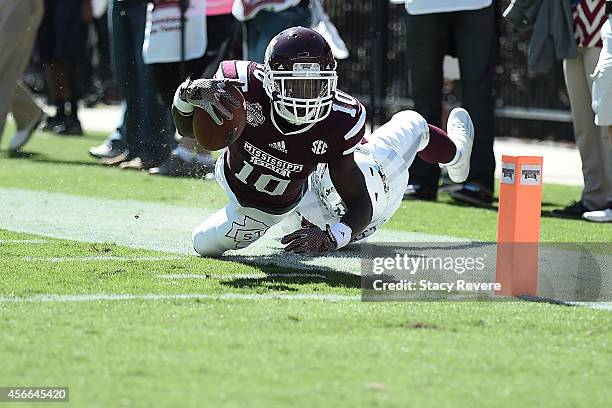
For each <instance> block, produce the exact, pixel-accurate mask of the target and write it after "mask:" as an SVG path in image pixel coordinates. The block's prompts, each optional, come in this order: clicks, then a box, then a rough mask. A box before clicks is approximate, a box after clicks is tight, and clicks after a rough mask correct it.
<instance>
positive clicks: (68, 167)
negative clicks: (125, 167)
mask: <svg viewBox="0 0 612 408" xmlns="http://www.w3.org/2000/svg"><path fill="white" fill-rule="evenodd" d="M9 134H10V129H7V132H5V139H6V138H7V136H8V135H9ZM103 137H104V135H101V134H88V135H87V136H86V137H84V138H61V137H57V136H52V135H50V134H46V133H39V134H37V135H36V137H35V138H34V139H33V140H32V142H31V143H30V144H29V145H28V146H27V149H26V153H25V154H22V155H20V156H19V157H16V158H9V157H8V156H7V155H6V153H5V152H4V151H2V152H0V200H3V201H0V202H8V198H7V197H4V198H3V197H1V195H2V194H13V193H14V195H15V196H17V195H18V194H17V193H19V194H21V193H22V192H23V191H25V192H29V193H40V194H46V195H44V197H45V198H44V200H42V199H41V201H40V203H35V204H36V205H34V207H35V208H40V214H32V216H34V215H37V216H40V215H41V214H42V216H43V218H45V212H46V211H50V210H49V209H50V208H51V207H52V206H53V203H52V202H50V201H49V197H55V196H53V195H48V194H50V193H51V194H54V193H63V194H65V195H66V196H62V197H75V199H78V198H87V199H88V200H89V201H86V202H100V203H102V204H101V205H104V204H107V203H113V202H116V203H123V202H124V201H121V200H125V199H130V200H136V201H137V202H142V203H150V204H151V205H163V206H165V207H163V208H173V209H177V210H178V211H181V209H184V211H185V212H188V211H193V210H194V209H202V210H203V211H204V210H206V209H211V208H218V207H220V206H222V205H223V204H224V202H225V197H224V196H223V194H222V192H221V189H220V188H219V187H218V186H217V185H216V184H215V182H214V181H205V182H202V181H201V180H189V179H178V180H176V179H167V178H156V177H152V176H149V175H147V174H144V173H140V172H129V171H122V170H118V169H109V168H103V167H99V166H97V165H95V164H94V162H93V160H91V159H90V158H89V157H88V155H87V148H88V147H89V146H93V145H96V144H98V143H99V142H100V141H101V140H103ZM7 142H8V141H7V140H3V142H2V147H3V148H5V146H6V144H7ZM578 196H579V189H577V188H572V187H564V186H555V185H546V186H545V189H544V207H543V208H544V209H545V210H550V209H552V208H555V207H560V206H562V205H565V204H566V203H567V202H568V201H570V200H573V199H576V198H578ZM58 197H59V196H58ZM4 200H6V201H4ZM45 200H46V201H45ZM96 200H97V201H96ZM23 205H24V207H23V208H32V203H23ZM26 205H27V206H26ZM143 205H144V204H143ZM153 208H157V207H153ZM160 208H161V207H160ZM65 211H66V214H65V217H63V216H62V214H59V215H57V214H55V213H54V214H50V215H49V217H50V218H51V217H54V218H53V220H54V221H53V223H54V225H56V227H57V231H55V230H52V232H53V233H54V234H55V233H57V234H56V235H53V236H57V235H61V234H63V233H64V232H65V229H66V228H68V227H67V224H65V223H64V220H65V219H68V218H69V216H70V215H71V214H68V213H69V212H70V211H72V210H71V209H70V208H66V209H65ZM16 212H19V209H18V208H11V209H10V211H4V212H3V213H4V214H2V215H0V220H1V222H0V273H1V276H2V278H1V279H0V310H1V313H0V345H1V346H0V361H1V362H2V365H1V369H0V386H69V387H70V403H68V404H67V405H70V406H75V407H82V406H86V407H90V406H93V407H115V406H135V407H151V406H156V407H157V406H162V407H201V406H210V407H244V406H249V407H265V408H268V407H281V406H308V407H313V406H324V407H356V406H360V407H361V406H364V407H370V406H380V407H407V406H415V407H423V406H432V407H434V406H435V407H447V406H448V407H454V406H469V407H481V406H482V407H490V406H504V407H505V406H507V407H517V406H539V407H577V406H584V407H606V406H609V404H610V402H609V401H610V400H612V389H611V388H610V383H611V381H612V372H611V371H610V369H611V368H612V313H611V312H610V311H608V310H600V309H593V308H588V307H569V306H558V305H551V304H546V303H531V302H522V301H517V302H499V303H498V302H494V303H475V302H461V303H450V302H446V303H445V302H440V303H435V302H428V303H426V302H402V303H364V302H360V301H359V295H360V289H359V288H360V279H359V277H357V276H354V275H349V274H344V273H334V272H330V271H327V270H325V271H317V270H316V269H315V270H308V271H304V270H292V269H288V268H286V267H280V266H273V265H256V264H243V263H238V262H229V261H223V260H210V259H201V258H197V257H195V256H190V255H185V254H184V253H171V252H168V251H154V250H151V249H138V248H133V247H127V246H121V245H117V244H115V243H113V240H108V241H105V242H80V241H78V240H71V239H58V238H52V237H51V236H50V235H51V234H46V233H33V232H29V233H25V232H17V231H16V228H13V227H11V228H8V227H7V226H14V225H15V223H14V222H13V221H12V218H11V217H12V216H11V215H7V214H15V213H16ZM26 216H27V214H26ZM110 216H112V215H111V214H109V217H110ZM82 218H83V222H82V225H81V226H80V228H81V229H82V231H81V232H84V233H85V235H87V233H89V232H91V233H92V234H93V233H94V232H95V230H97V229H99V228H100V226H99V225H97V224H96V222H94V221H92V220H94V219H93V218H92V216H91V214H89V213H88V212H87V211H84V212H83V213H82ZM496 223H497V213H496V212H494V211H491V210H484V209H474V208H469V207H461V206H457V205H453V204H452V203H451V201H450V199H449V198H448V196H446V195H445V194H442V196H441V199H440V202H438V203H421V202H405V203H404V204H403V206H402V208H401V210H400V211H399V212H398V214H397V215H396V217H395V218H394V219H393V220H392V221H391V222H390V223H389V224H388V229H389V230H402V231H410V232H420V233H427V234H437V235H446V236H455V237H462V238H470V239H474V240H495V235H496V227H497V225H496ZM7 228H8V229H7ZM125 228H130V227H129V226H128V224H126V227H124V228H118V229H117V234H118V235H119V233H120V232H122V233H124V234H125V233H126V232H125V231H121V230H122V229H125ZM127 233H128V234H129V233H130V231H127ZM134 233H135V232H134ZM186 234H187V235H188V234H189V231H187V232H186ZM611 237H612V226H611V225H598V224H589V223H586V222H581V221H572V220H560V219H554V218H549V217H544V218H543V219H542V240H543V241H546V242H584V241H594V242H612V240H611ZM156 239H160V240H162V241H163V240H164V236H161V237H159V236H158V237H157V238H156ZM168 239H170V238H168ZM187 240H188V237H187ZM4 405H5V404H2V403H0V406H4ZM13 405H16V404H11V405H7V406H13ZM24 405H25V404H22V405H19V406H24ZM58 405H59V404H58Z"/></svg>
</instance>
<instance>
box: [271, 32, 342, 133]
mask: <svg viewBox="0 0 612 408" xmlns="http://www.w3.org/2000/svg"><path fill="white" fill-rule="evenodd" d="M264 72H265V75H264V88H265V90H266V93H267V94H268V96H269V97H270V98H271V99H272V105H273V106H274V110H275V111H276V113H277V114H278V115H279V116H280V117H282V118H283V119H285V120H287V121H288V122H290V123H292V124H295V125H302V124H310V123H315V122H318V121H320V120H323V119H325V118H326V117H327V115H329V113H330V111H331V105H332V103H333V97H334V94H335V91H336V85H337V82H338V75H337V74H336V61H335V59H334V57H333V55H332V52H331V48H330V47H329V45H328V44H327V42H326V41H325V39H323V37H321V36H320V34H318V33H317V32H316V31H314V30H311V29H308V28H304V27H294V28H290V29H287V30H285V31H283V32H281V33H280V34H278V35H277V36H276V37H274V38H273V39H272V41H270V44H269V45H268V48H267V49H266V56H265V61H264Z"/></svg>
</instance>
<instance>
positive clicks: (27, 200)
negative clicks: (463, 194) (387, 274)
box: [0, 186, 612, 307]
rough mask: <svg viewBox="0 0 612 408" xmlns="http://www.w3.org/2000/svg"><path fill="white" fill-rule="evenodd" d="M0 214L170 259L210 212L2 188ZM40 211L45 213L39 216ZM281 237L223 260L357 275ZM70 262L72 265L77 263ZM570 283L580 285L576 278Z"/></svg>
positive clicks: (344, 263) (382, 237)
mask: <svg viewBox="0 0 612 408" xmlns="http://www.w3.org/2000/svg"><path fill="white" fill-rule="evenodd" d="M203 188H204V186H203ZM0 208H3V211H0V228H2V229H6V230H10V231H17V232H24V233H32V234H37V235H42V236H47V237H54V238H63V239H70V240H75V241H81V242H112V243H116V244H118V245H123V246H128V247H132V248H143V249H150V250H158V251H163V252H166V253H169V255H178V254H181V255H185V254H194V252H193V249H192V246H191V231H192V228H193V227H194V226H195V225H197V224H199V223H200V222H201V221H202V220H204V219H205V218H206V216H208V215H209V214H211V213H212V211H214V209H208V210H206V209H197V208H189V207H181V206H175V205H168V204H161V203H150V202H142V201H134V200H113V199H103V198H93V197H80V196H75V195H71V194H63V193H49V192H42V191H30V190H20V189H11V188H0ZM41 208H44V211H40V209H41ZM135 214H138V217H135V216H134V215H135ZM285 232H286V231H282V229H281V227H280V226H275V227H273V228H272V229H271V230H270V231H269V233H268V234H266V235H265V236H264V238H262V239H261V240H259V241H257V242H256V243H255V244H253V245H251V246H249V247H248V248H245V249H243V250H240V251H229V252H228V254H227V256H224V257H223V258H222V259H224V260H229V261H235V262H240V263H246V264H251V265H261V266H270V265H275V266H279V267H281V268H286V269H301V270H311V271H313V272H316V273H319V274H321V275H322V276H324V275H326V274H327V273H339V272H340V273H349V274H359V273H360V272H361V268H362V259H361V258H362V257H363V256H364V253H362V252H361V251H360V247H359V246H358V245H351V246H349V247H347V248H346V250H343V251H337V252H334V253H331V254H328V255H325V256H320V257H303V256H297V255H294V254H287V253H286V252H284V251H283V250H282V247H281V245H280V242H279V237H281V236H282V235H283V233H285ZM465 241H467V240H465V239H458V238H454V237H449V236H439V235H431V234H421V233H409V232H405V231H393V230H385V229H383V230H381V231H378V232H377V233H376V234H375V235H374V236H373V237H372V238H371V241H370V242H372V243H378V244H380V245H381V246H386V245H387V243H391V242H404V243H407V242H465ZM74 258H78V257H74ZM74 258H73V259H72V260H71V261H72V262H74V261H76V260H75V259H74ZM33 259H35V258H33ZM48 259H49V260H50V262H68V261H64V260H60V259H62V258H48ZM66 259H68V258H66ZM103 259H104V258H100V259H99V260H103ZM140 259H141V260H142V258H140ZM122 260H126V259H122ZM134 260H136V259H134ZM81 261H83V262H86V261H94V259H87V260H85V259H81ZM602 271H603V272H605V273H604V274H603V275H602V276H601V284H602V285H603V286H604V287H605V288H609V287H611V285H612V284H611V283H610V280H611V279H612V277H611V276H610V273H609V269H603V270H602ZM195 279H198V278H195ZM573 279H578V276H574V277H573ZM589 305H591V304H589ZM604 305H607V303H605V304H604ZM599 307H601V306H599Z"/></svg>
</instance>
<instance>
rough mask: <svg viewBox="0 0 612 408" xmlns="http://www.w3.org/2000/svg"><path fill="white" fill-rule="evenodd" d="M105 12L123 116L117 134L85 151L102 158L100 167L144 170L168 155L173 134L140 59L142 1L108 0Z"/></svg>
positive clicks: (142, 33)
mask: <svg viewBox="0 0 612 408" xmlns="http://www.w3.org/2000/svg"><path fill="white" fill-rule="evenodd" d="M108 14H109V16H110V27H109V31H110V34H111V55H112V60H113V68H114V73H115V78H116V80H117V82H118V84H119V87H120V88H121V90H122V92H123V95H124V97H125V113H124V115H123V124H122V125H120V126H119V127H118V129H117V132H115V133H114V134H113V135H111V137H110V138H109V139H108V140H107V141H106V142H105V144H104V145H103V146H100V147H99V148H94V149H92V150H90V153H91V154H92V155H94V156H100V157H103V158H102V163H104V164H108V165H120V167H121V168H127V169H137V170H141V169H149V168H152V167H155V166H158V165H159V164H160V163H161V162H162V161H163V159H164V158H165V157H166V156H167V155H168V152H169V151H170V149H171V140H170V138H171V134H172V133H173V131H172V130H171V129H172V127H171V125H170V124H171V119H170V116H169V113H168V112H167V110H166V109H164V106H163V105H162V103H161V101H160V100H159V98H158V91H157V86H156V84H155V81H154V80H153V77H152V74H151V72H150V69H149V67H148V66H147V65H146V64H145V63H144V61H143V57H142V48H143V43H144V33H145V23H146V16H147V3H146V1H144V0H112V1H110V2H109V13H108ZM115 146H117V147H115ZM121 150H123V151H122V153H121V154H118V155H116V153H117V152H118V151H121ZM99 153H107V154H99ZM104 156H108V157H104Z"/></svg>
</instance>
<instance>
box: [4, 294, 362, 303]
mask: <svg viewBox="0 0 612 408" xmlns="http://www.w3.org/2000/svg"><path fill="white" fill-rule="evenodd" d="M193 299H202V300H319V301H326V302H341V301H358V300H360V299H361V297H360V296H349V295H317V294H297V295H285V294H280V293H278V294H265V293H263V294H255V293H254V294H249V293H222V294H219V295H209V294H203V293H188V294H177V295H158V294H143V295H127V294H117V293H107V294H104V293H103V294H97V295H95V294H92V295H37V296H31V297H0V303H37V302H97V301H116V300H148V301H158V300H193Z"/></svg>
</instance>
